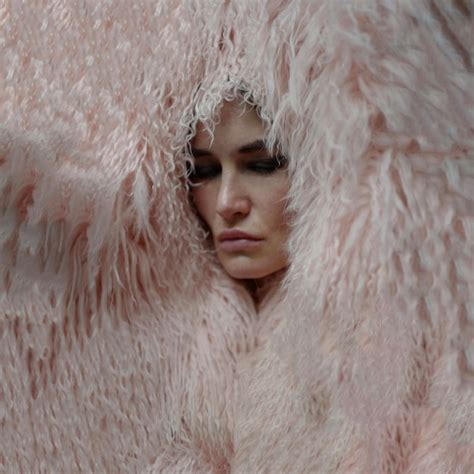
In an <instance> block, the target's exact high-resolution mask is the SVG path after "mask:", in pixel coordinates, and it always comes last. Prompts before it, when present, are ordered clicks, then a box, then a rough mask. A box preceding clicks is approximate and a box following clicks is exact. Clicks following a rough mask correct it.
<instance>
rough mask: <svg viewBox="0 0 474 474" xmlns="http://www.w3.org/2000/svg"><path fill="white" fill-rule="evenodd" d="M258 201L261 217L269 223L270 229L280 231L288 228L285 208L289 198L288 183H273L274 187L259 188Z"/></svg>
mask: <svg viewBox="0 0 474 474" xmlns="http://www.w3.org/2000/svg"><path fill="white" fill-rule="evenodd" d="M258 195H259V196H258V198H257V199H258V200H259V201H260V203H261V206H260V213H261V217H262V218H263V219H264V220H265V222H266V223H267V226H268V228H269V229H273V230H279V229H281V228H284V227H286V224H287V217H286V213H285V207H286V203H287V196H288V185H287V183H286V182H277V183H273V185H272V186H268V187H267V186H264V187H260V188H259V192H258Z"/></svg>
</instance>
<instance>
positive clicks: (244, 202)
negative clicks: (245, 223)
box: [216, 173, 251, 222]
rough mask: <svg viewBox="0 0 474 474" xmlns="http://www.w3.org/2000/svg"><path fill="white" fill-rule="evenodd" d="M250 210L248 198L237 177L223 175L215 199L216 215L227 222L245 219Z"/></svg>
mask: <svg viewBox="0 0 474 474" xmlns="http://www.w3.org/2000/svg"><path fill="white" fill-rule="evenodd" d="M250 208H251V201H250V196H249V195H248V193H247V190H246V187H245V186H244V185H243V183H240V182H239V180H238V178H237V177H235V176H232V175H225V174H224V173H223V174H222V177H221V183H220V188H219V194H218V197H217V208H216V211H217V213H218V214H219V215H220V216H221V217H222V218H223V219H224V220H225V221H228V222H229V221H232V220H235V219H238V218H242V217H245V216H246V215H248V213H249V212H250Z"/></svg>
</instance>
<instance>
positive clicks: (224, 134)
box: [191, 100, 265, 153]
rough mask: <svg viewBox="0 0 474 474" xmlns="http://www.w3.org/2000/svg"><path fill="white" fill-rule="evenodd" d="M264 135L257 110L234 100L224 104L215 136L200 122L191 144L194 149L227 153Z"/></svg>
mask: <svg viewBox="0 0 474 474" xmlns="http://www.w3.org/2000/svg"><path fill="white" fill-rule="evenodd" d="M264 134H265V127H264V124H263V122H262V120H261V119H260V117H259V116H258V114H257V111H256V110H255V108H254V107H251V106H250V105H248V104H245V103H242V102H241V101H239V100H234V101H232V102H224V103H223V105H222V107H221V109H220V110H219V113H218V116H217V120H216V125H215V128H214V133H213V134H210V133H209V132H208V131H207V130H206V127H205V125H204V124H202V123H200V122H198V124H197V126H196V135H195V136H194V138H193V140H192V142H191V144H192V146H193V147H194V148H199V149H206V150H210V151H215V152H223V153H225V152H231V151H232V150H234V149H236V148H240V147H241V146H242V145H245V144H247V143H251V142H254V141H256V140H259V139H262V138H263V137H264Z"/></svg>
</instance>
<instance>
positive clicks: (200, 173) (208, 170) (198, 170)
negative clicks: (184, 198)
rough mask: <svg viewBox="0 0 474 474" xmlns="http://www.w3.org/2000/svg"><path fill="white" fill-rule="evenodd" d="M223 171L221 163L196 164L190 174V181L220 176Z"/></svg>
mask: <svg viewBox="0 0 474 474" xmlns="http://www.w3.org/2000/svg"><path fill="white" fill-rule="evenodd" d="M220 172H221V165H219V164H209V165H198V166H194V170H193V171H191V173H190V175H189V179H190V181H191V182H192V183H193V182H199V181H204V180H206V179H212V178H215V177H216V176H218V175H219V174H220Z"/></svg>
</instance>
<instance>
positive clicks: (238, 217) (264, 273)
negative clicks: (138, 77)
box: [190, 101, 289, 280]
mask: <svg viewBox="0 0 474 474" xmlns="http://www.w3.org/2000/svg"><path fill="white" fill-rule="evenodd" d="M264 132H265V130H264V126H263V123H262V121H261V119H260V118H259V117H258V115H257V112H256V111H255V109H254V108H251V107H250V106H248V105H245V104H243V103H241V102H240V101H233V102H224V104H223V106H222V108H221V110H220V115H219V121H218V123H217V125H216V127H215V131H214V138H213V139H212V137H211V136H210V134H209V133H208V132H207V131H206V130H205V129H204V126H203V125H202V124H198V126H197V133H196V135H195V137H194V139H193V141H192V143H191V146H192V153H193V156H194V165H195V171H194V173H193V174H192V175H191V177H190V180H191V184H192V187H191V193H192V199H193V201H194V203H195V207H196V209H197V211H198V213H199V215H200V217H201V218H202V220H203V221H204V222H205V223H206V225H207V226H208V228H209V230H210V232H211V235H212V238H213V242H214V245H215V248H216V251H217V256H218V258H219V261H220V263H221V264H222V266H223V268H224V269H225V270H226V272H227V273H228V274H229V275H230V276H231V277H233V278H236V279H253V280H257V279H262V278H265V277H268V276H270V275H272V274H274V273H276V272H278V271H280V270H282V269H284V268H285V267H286V266H287V265H288V255H287V251H286V243H287V240H288V233H289V227H288V223H287V219H286V216H285V202H286V196H287V193H288V189H289V177H288V171H287V167H286V160H285V158H284V157H281V156H280V157H277V156H276V155H275V154H272V153H271V152H270V151H268V150H267V149H266V148H265V147H264V143H263V139H264ZM259 142H260V143H259ZM230 229H238V230H241V231H244V232H246V233H248V234H251V235H253V236H257V237H259V238H261V239H262V240H261V241H260V242H259V244H258V245H257V246H256V247H255V248H251V249H245V250H239V251H235V250H234V251H229V250H225V249H223V248H222V246H221V244H220V242H219V241H218V239H217V237H218V235H219V234H220V233H221V232H222V231H224V230H230Z"/></svg>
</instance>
